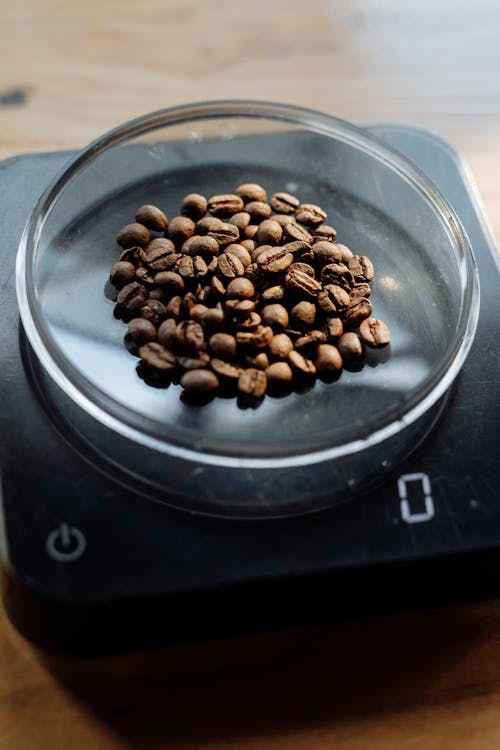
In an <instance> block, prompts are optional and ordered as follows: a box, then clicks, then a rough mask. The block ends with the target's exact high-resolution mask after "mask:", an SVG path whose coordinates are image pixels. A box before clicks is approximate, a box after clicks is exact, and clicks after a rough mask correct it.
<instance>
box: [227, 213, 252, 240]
mask: <svg viewBox="0 0 500 750" xmlns="http://www.w3.org/2000/svg"><path fill="white" fill-rule="evenodd" d="M227 223H228V224H234V226H235V227H236V228H237V229H238V230H239V232H240V235H241V234H243V232H244V231H245V229H246V228H247V226H248V225H249V224H250V214H249V213H247V211H239V212H238V213H237V214H233V216H231V218H229V219H228V220H227Z"/></svg>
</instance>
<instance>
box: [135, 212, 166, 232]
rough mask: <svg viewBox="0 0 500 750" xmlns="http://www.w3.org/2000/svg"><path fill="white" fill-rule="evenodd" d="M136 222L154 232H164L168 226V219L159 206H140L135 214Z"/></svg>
mask: <svg viewBox="0 0 500 750" xmlns="http://www.w3.org/2000/svg"><path fill="white" fill-rule="evenodd" d="M135 220H136V221H137V222H138V223H139V224H144V226H145V227H147V228H148V229H151V230H152V231H153V232H164V231H165V229H166V228H167V226H168V219H167V217H166V216H165V214H164V213H163V211H162V210H161V209H160V208H158V206H151V205H144V206H139V208H138V209H137V211H136V212H135Z"/></svg>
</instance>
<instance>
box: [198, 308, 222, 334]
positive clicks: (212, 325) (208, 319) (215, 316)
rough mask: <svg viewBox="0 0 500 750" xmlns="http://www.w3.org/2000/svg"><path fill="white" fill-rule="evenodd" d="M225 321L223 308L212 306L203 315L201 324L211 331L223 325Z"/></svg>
mask: <svg viewBox="0 0 500 750" xmlns="http://www.w3.org/2000/svg"><path fill="white" fill-rule="evenodd" d="M225 321H226V316H225V314H224V310H221V309H219V308H218V307H212V308H210V309H209V310H207V312H206V313H205V315H204V316H203V320H202V323H203V326H204V327H205V328H206V329H207V330H209V331H213V330H215V329H220V328H222V327H223V326H224V324H225Z"/></svg>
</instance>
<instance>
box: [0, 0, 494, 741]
mask: <svg viewBox="0 0 500 750" xmlns="http://www.w3.org/2000/svg"><path fill="white" fill-rule="evenodd" d="M0 11H1V14H0V71H1V76H0V158H6V157H9V156H13V155H15V154H22V153H26V152H28V151H46V150H52V149H69V148H71V149H72V148H77V147H81V146H84V145H85V144H86V143H87V142H88V141H90V140H91V139H93V138H95V137H96V136H97V135H99V134H100V133H102V132H103V131H105V130H107V129H109V128H111V127H113V126H115V125H117V124H119V123H120V122H122V121H124V120H127V119H129V118H131V117H134V116H137V115H140V114H142V113H145V112H147V111H150V110H153V109H158V108H161V107H164V106H169V105H173V104H180V103H183V102H187V101H194V100H201V99H210V98H227V97H231V98H233V97H242V98H257V99H268V100H273V99H274V100H278V101H283V102H290V103H295V104H301V105H306V106H310V107H314V108H317V109H321V110H324V111H327V112H330V113H332V114H335V115H338V116H340V117H343V118H345V119H348V120H351V121H353V122H356V123H359V124H363V123H373V122H382V121H383V122H389V121H390V122H403V123H409V124H413V125H417V126H420V127H424V128H428V129H430V130H432V131H434V132H435V133H437V134H438V135H441V136H443V137H444V138H447V139H448V140H449V141H451V142H452V144H453V145H454V146H455V147H456V148H457V149H459V151H460V152H461V153H462V155H463V157H464V158H465V159H466V161H467V162H468V163H469V165H470V167H471V169H472V172H473V174H474V176H475V179H476V182H477V184H478V187H479V190H480V192H481V194H482V197H483V200H484V203H485V206H486V211H487V214H488V216H489V219H490V222H491V224H492V227H493V231H494V234H495V235H496V238H497V240H498V238H499V237H500V179H499V174H500V5H499V3H498V2H497V0H475V2H464V1H463V0H443V2H441V3H437V2H430V0H419V2H418V3H417V2H414V3H403V2H398V0H352V1H351V2H349V0H329V1H328V2H327V1H326V0H325V1H322V0H308V2H305V3H304V2H302V1H301V2H296V1H295V0H274V1H273V0H253V2H251V3H250V2H239V1H238V0H218V1H216V0H213V1H212V0H205V2H201V0H199V1H198V0H143V1H142V2H135V3H131V2H128V3H126V2H119V1H118V0H99V1H98V0H87V2H85V3H72V2H65V1H64V0H30V1H26V0H24V1H20V0H17V1H16V0H2V1H1V2H0ZM499 747H500V603H499V602H497V601H495V602H483V603H479V604H473V605H472V604H470V605H464V606H457V607H451V608H446V609H444V608H443V609H441V610H434V611H430V612H429V611H427V612H421V613H418V614H411V615H409V614H406V615H399V616H393V617H385V618H376V619H371V620H364V621H359V622H355V623H350V624H343V625H336V626H329V627H323V628H317V629H311V630H307V631H303V630H302V631H292V632H287V633H275V634H272V635H261V636H255V637H252V638H245V639H243V638H242V639H236V640H232V641H227V642H224V643H220V644H217V645H214V644H204V645H197V646H189V647H187V646H186V647H183V648H180V649H168V648H166V649H161V650H156V651H154V652H146V653H141V654H129V655H124V656H114V657H109V658H102V659H75V658H69V657H60V656H59V657H58V656H54V655H48V654H44V653H41V652H39V651H38V650H36V649H34V648H33V647H32V646H30V645H29V644H27V643H26V642H25V641H24V640H23V639H22V638H21V637H20V636H19V635H18V634H17V633H16V632H15V631H14V630H13V628H12V627H11V626H10V624H9V623H8V621H7V619H6V617H5V615H4V614H3V610H2V613H1V614H0V748H2V750H3V748H5V749H6V750H31V749H32V748H35V750H38V749H39V748H40V749H41V750H45V749H46V748H47V749H49V748H50V749H51V750H52V749H53V748H71V749H72V750H80V749H82V750H83V749H84V748H85V750H89V749H92V750H94V749H97V750H101V748H102V749H103V750H115V749H118V748H120V749H122V748H141V749H142V748H145V749H146V750H149V749H152V748H179V749H182V750H201V749H202V748H204V749H205V748H210V750H222V748H224V750H228V749H229V748H230V749H231V750H233V748H234V749H236V748H237V749H238V750H246V749H247V748H248V749H250V748H251V749H252V750H254V749H257V748H258V750H267V749H269V750H280V749H281V748H283V750H285V749H286V750H295V749H296V748H297V749H298V748H311V749H313V750H326V749H327V748H328V749H329V750H330V749H331V748H335V749H336V750H365V748H370V750H392V749H393V748H394V749H396V748H397V749H398V750H400V749H402V750H420V749H421V748H422V749H423V748H425V749H426V750H438V749H439V750H441V749H443V750H444V749H445V748H446V750H448V749H449V748H460V749H464V750H469V749H470V750H478V749H480V750H489V749H490V748H491V749H492V750H493V749H495V750H497V749H498V748H499Z"/></svg>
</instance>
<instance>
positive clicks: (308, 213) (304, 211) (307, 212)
mask: <svg viewBox="0 0 500 750" xmlns="http://www.w3.org/2000/svg"><path fill="white" fill-rule="evenodd" d="M295 218H296V219H297V221H300V223H301V224H306V225H308V226H316V225H318V224H322V223H323V222H324V220H325V219H326V211H323V209H322V208H320V207H319V206H315V205H314V204H313V203H301V205H300V206H298V207H297V208H296V209H295Z"/></svg>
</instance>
